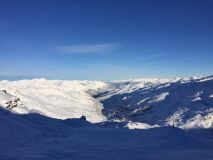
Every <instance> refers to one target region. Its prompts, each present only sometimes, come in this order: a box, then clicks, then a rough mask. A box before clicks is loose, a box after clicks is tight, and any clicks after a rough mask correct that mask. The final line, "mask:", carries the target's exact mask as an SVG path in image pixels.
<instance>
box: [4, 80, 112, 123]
mask: <svg viewBox="0 0 213 160" xmlns="http://www.w3.org/2000/svg"><path fill="white" fill-rule="evenodd" d="M107 87H108V84H106V83H104V82H100V81H62V80H45V79H34V80H21V81H1V82H0V89H1V90H6V91H7V92H8V94H10V95H11V96H8V98H9V99H12V98H13V97H17V98H19V99H20V100H21V102H22V103H23V104H24V106H25V107H26V108H25V110H23V109H20V106H17V107H16V108H14V109H12V110H13V111H16V112H18V113H21V114H22V113H26V112H37V113H40V114H43V115H46V116H49V117H52V118H58V119H66V118H79V117H81V116H86V118H87V119H88V120H89V121H91V122H101V121H105V120H106V118H105V116H103V115H102V113H101V110H102V104H101V103H99V102H98V101H97V100H96V99H94V98H93V97H92V96H91V95H90V92H93V93H94V92H96V91H97V92H98V91H100V90H104V89H106V88H107ZM2 96H4V95H3V94H1V97H0V101H2V100H1V99H2V98H3V99H4V97H2Z"/></svg>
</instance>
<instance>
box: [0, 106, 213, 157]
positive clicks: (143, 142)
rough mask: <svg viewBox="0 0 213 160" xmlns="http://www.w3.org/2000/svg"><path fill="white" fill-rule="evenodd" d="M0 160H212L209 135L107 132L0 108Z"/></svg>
mask: <svg viewBox="0 0 213 160" xmlns="http://www.w3.org/2000/svg"><path fill="white" fill-rule="evenodd" d="M0 129H1V132H0V146H1V147H2V148H1V150H0V159H1V160H9V159H10V160H23V159H29V160H31V159H32V160H47V159H53V160H63V159H67V160H69V159H72V160H82V159H86V160H94V159H102V160H109V159H113V160H119V159H122V160H132V159H134V160H141V159H146V160H159V159H160V160H161V159H162V160H171V159H181V160H189V159H193V160H201V159H205V160H212V158H213V152H212V148H213V135H212V130H207V129H206V130H188V131H184V130H181V129H178V128H171V127H158V128H152V129H145V130H129V129H122V128H112V127H110V128H109V127H107V128H104V126H102V127H100V126H99V124H91V123H89V122H86V121H85V119H84V118H81V119H74V120H72V119H69V120H58V119H52V118H48V117H44V116H42V115H39V114H27V115H16V114H11V113H10V112H8V111H6V110H2V109H0Z"/></svg>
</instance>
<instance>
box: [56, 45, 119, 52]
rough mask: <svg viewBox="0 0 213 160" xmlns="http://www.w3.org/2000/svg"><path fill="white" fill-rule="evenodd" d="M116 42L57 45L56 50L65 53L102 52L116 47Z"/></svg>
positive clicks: (117, 46)
mask: <svg viewBox="0 0 213 160" xmlns="http://www.w3.org/2000/svg"><path fill="white" fill-rule="evenodd" d="M119 46H120V44H118V43H99V44H79V45H67V46H59V47H57V48H56V49H57V51H59V52H61V53H66V54H102V53H108V52H111V51H113V50H116V49H118V48H119Z"/></svg>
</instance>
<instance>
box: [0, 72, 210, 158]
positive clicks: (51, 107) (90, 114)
mask: <svg viewBox="0 0 213 160" xmlns="http://www.w3.org/2000/svg"><path fill="white" fill-rule="evenodd" d="M0 147H1V150H0V159H1V160H25V159H33V160H36V159H39V160H40V159H41V160H46V159H51V160H52V159H56V160H61V159H74V160H81V159H106V160H108V159H124V160H130V159H148V160H149V159H150V160H153V159H156V160H161V159H162V160H167V159H168V160H171V159H181V160H182V159H184V160H185V159H186V160H188V159H190V158H191V159H193V160H201V159H205V160H208V159H209V160H210V159H211V160H212V159H213V152H212V148H213V77H212V76H209V77H191V78H174V79H156V78H155V79H132V80H122V81H112V82H101V81H67V80H46V79H33V80H19V81H7V80H3V81H0Z"/></svg>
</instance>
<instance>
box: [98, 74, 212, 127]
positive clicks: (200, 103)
mask: <svg viewBox="0 0 213 160" xmlns="http://www.w3.org/2000/svg"><path fill="white" fill-rule="evenodd" d="M112 85H114V86H115V87H116V88H115V89H114V90H112V91H109V92H106V93H104V94H100V95H98V96H97V98H98V99H99V101H101V102H102V103H103V105H104V109H103V114H104V115H106V116H107V117H108V119H120V120H126V121H129V120H130V121H135V122H143V123H147V124H150V125H155V124H157V125H160V126H165V125H175V126H179V127H182V128H193V127H202V128H210V127H213V98H212V97H213V96H212V95H213V77H199V78H188V79H171V80H169V79H163V80H161V79H160V80H158V79H151V80H149V79H148V80H146V79H145V80H144V79H142V80H130V81H122V82H113V83H112Z"/></svg>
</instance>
